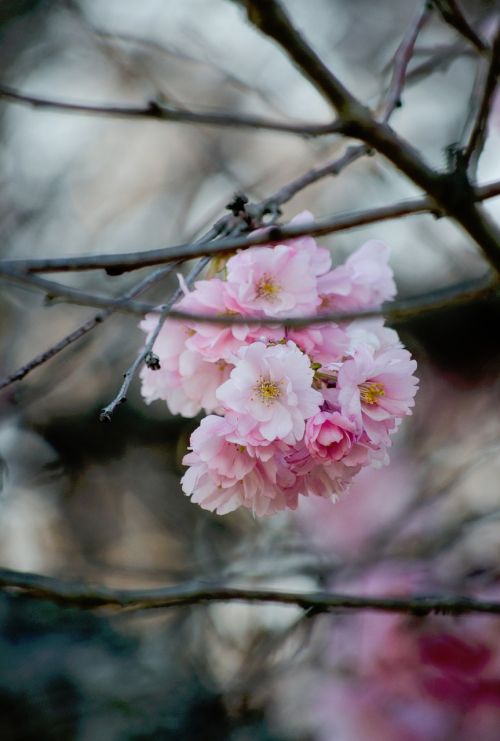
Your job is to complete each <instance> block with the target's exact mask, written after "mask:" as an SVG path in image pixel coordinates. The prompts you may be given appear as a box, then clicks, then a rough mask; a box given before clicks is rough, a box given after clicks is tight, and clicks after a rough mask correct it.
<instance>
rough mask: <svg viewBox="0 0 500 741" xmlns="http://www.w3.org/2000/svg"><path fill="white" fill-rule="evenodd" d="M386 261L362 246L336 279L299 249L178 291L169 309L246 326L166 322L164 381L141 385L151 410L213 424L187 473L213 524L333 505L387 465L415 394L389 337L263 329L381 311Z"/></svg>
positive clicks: (148, 374) (289, 245)
mask: <svg viewBox="0 0 500 741" xmlns="http://www.w3.org/2000/svg"><path fill="white" fill-rule="evenodd" d="M311 218H312V217H311V214H309V213H307V212H304V213H303V214H300V215H299V216H298V217H296V219H294V221H293V222H292V223H296V224H297V223H302V222H305V221H309V220H310V219H311ZM387 261H388V249H387V247H386V246H385V245H384V244H383V243H381V242H378V241H369V242H366V243H365V244H364V245H363V246H362V247H360V248H359V249H358V250H357V251H356V252H355V253H354V254H352V255H351V256H350V257H349V258H348V259H347V260H346V262H345V263H344V264H343V265H340V266H338V267H335V268H333V269H332V263H331V255H330V252H329V250H327V249H325V248H323V247H319V246H318V245H317V243H316V241H315V240H314V239H312V238H311V237H307V236H306V237H300V238H295V239H293V240H289V241H286V242H283V243H279V244H269V245H264V246H259V247H251V248H248V249H246V250H244V251H241V252H238V253H237V254H235V255H233V256H232V257H230V258H229V259H228V260H227V262H226V263H225V266H224V270H223V275H222V276H221V277H212V278H210V279H208V280H200V281H198V282H197V283H195V285H194V288H193V289H192V290H189V289H188V288H187V286H185V285H184V296H183V298H182V299H181V300H180V301H179V302H178V303H177V304H176V305H175V308H176V309H179V310H182V311H183V312H186V313H190V314H193V315H198V316H200V315H202V316H204V317H207V316H214V317H218V318H219V319H220V317H224V316H228V317H234V316H238V317H249V318H251V319H252V322H251V323H248V324H241V323H239V324H237V323H233V324H228V325H221V324H211V323H206V322H200V321H198V322H197V321H195V320H193V321H191V320H174V319H167V321H165V323H164V325H163V327H162V329H161V332H160V334H159V335H158V338H157V339H156V342H155V344H154V347H153V352H154V353H155V355H156V356H157V357H158V360H159V366H160V367H159V368H158V369H156V370H154V369H152V368H144V369H143V371H142V393H143V396H144V398H145V400H146V402H147V403H150V402H152V401H154V400H156V399H162V400H164V401H166V402H167V404H168V406H169V408H170V410H171V412H173V413H174V414H181V415H183V416H185V417H194V416H196V415H198V414H199V413H200V412H201V411H204V412H205V413H206V414H207V415H208V416H206V417H205V418H204V419H203V420H202V421H201V424H200V426H199V427H198V428H197V429H196V430H195V432H194V433H193V434H192V436H191V441H190V452H189V453H188V454H187V455H186V456H185V458H184V460H183V463H184V464H185V465H186V466H188V470H187V472H186V473H185V475H184V477H183V479H182V487H183V490H184V492H185V493H186V494H187V495H189V496H191V498H192V501H194V502H196V503H198V504H200V505H201V506H202V507H203V508H205V509H208V510H211V511H216V512H217V513H218V514H225V513H227V512H231V511H232V510H234V509H236V508H238V507H247V508H248V509H250V510H252V511H253V512H254V514H255V515H257V516H262V515H269V514H273V513H275V512H278V511H280V510H283V509H287V508H289V509H295V508H296V507H297V503H298V499H299V496H300V495H303V496H319V497H325V498H335V497H336V496H337V495H338V494H340V493H341V492H343V491H344V490H345V489H346V488H347V487H348V485H349V483H350V481H351V480H352V478H353V476H355V474H356V473H357V472H358V471H359V470H360V469H361V468H362V467H364V466H369V465H377V464H381V463H384V462H386V461H387V448H388V447H389V445H390V442H391V439H390V438H391V435H392V433H393V432H394V431H395V430H396V429H397V428H398V426H399V424H400V422H401V420H402V419H403V417H404V416H405V415H408V414H410V413H411V407H412V406H413V403H414V402H413V398H414V395H415V392H416V387H417V379H416V378H415V376H414V375H413V373H414V371H415V368H416V363H415V361H414V360H412V358H411V356H410V354H409V353H408V351H407V350H405V349H404V348H403V346H402V344H401V342H400V341H399V338H398V335H397V333H396V332H395V331H394V330H392V329H388V328H387V327H384V324H383V321H382V320H379V319H375V320H370V321H366V320H365V321H359V320H358V321H351V322H343V323H341V324H338V323H337V324H335V323H332V322H328V321H326V320H325V322H324V323H322V322H320V323H317V324H314V325H310V326H308V327H304V328H302V327H300V328H295V329H292V328H286V326H284V325H283V324H282V325H279V324H275V325H274V324H272V325H270V324H263V325H259V319H261V320H263V319H266V320H267V321H269V320H270V319H273V318H276V319H279V320H284V319H286V318H293V317H303V316H311V315H312V316H318V317H320V318H321V315H322V314H328V313H331V312H338V311H357V310H362V309H373V308H376V307H379V306H380V305H381V304H382V302H384V301H387V300H389V299H392V298H393V297H394V295H395V292H396V287H395V284H394V280H393V275H392V271H391V269H390V267H389V265H388V262H387ZM157 321H158V317H157V315H156V314H149V315H148V316H146V318H145V319H144V320H143V321H142V322H141V325H140V326H141V328H142V329H143V330H144V331H145V332H146V333H148V336H151V333H152V332H153V331H154V329H155V327H156V324H157Z"/></svg>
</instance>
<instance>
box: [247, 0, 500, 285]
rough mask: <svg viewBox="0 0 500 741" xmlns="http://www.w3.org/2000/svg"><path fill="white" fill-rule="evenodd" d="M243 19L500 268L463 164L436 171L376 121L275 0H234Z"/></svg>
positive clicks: (497, 241)
mask: <svg viewBox="0 0 500 741" xmlns="http://www.w3.org/2000/svg"><path fill="white" fill-rule="evenodd" d="M236 1H237V2H239V3H240V4H242V5H243V6H244V7H246V9H247V13H248V17H249V20H250V21H251V22H252V23H253V24H254V25H255V26H257V27H258V28H259V29H260V30H261V31H262V32H263V33H265V34H266V35H267V36H269V37H270V38H272V39H274V40H275V41H277V42H278V44H280V46H281V47H282V48H283V49H284V51H285V52H286V53H287V54H288V56H289V57H290V59H291V60H292V61H293V63H294V64H295V65H296V66H297V67H299V69H300V70H301V71H302V72H303V74H304V76H305V77H307V78H308V79H309V80H310V81H311V82H312V83H313V84H314V85H315V87H316V88H317V89H318V90H319V91H320V92H321V93H322V95H323V97H324V98H325V99H326V100H327V101H329V102H330V104H331V105H332V106H333V107H334V108H335V109H336V110H337V113H338V115H339V118H340V121H341V123H342V124H343V127H342V133H343V134H344V135H346V136H352V137H355V138H357V139H360V140H361V141H364V142H365V143H366V144H369V145H370V146H372V147H373V148H374V149H376V150H377V151H378V152H380V153H381V154H383V155H384V156H385V157H386V158H387V159H388V160H389V161H390V162H392V163H393V165H395V166H396V167H397V168H398V169H399V170H401V172H403V173H404V174H405V175H406V176H407V177H408V178H409V179H410V180H412V181H413V182H414V183H415V184H416V185H418V186H419V187H420V188H422V190H424V192H426V193H427V194H428V195H429V196H430V198H431V199H432V201H433V202H434V204H435V206H436V207H437V208H438V210H442V211H443V212H444V213H445V214H446V215H447V216H449V217H451V218H452V219H454V220H455V221H456V222H457V223H458V224H459V225H460V226H461V227H462V228H463V229H464V231H465V232H466V233H467V234H468V235H469V236H470V237H471V238H472V239H473V240H474V241H475V242H476V244H477V245H478V246H479V247H480V248H481V250H482V251H483V253H484V254H485V256H486V258H487V259H488V260H489V262H490V263H491V265H492V266H493V267H494V268H495V270H496V271H497V272H500V229H499V228H498V226H497V225H496V224H495V223H494V222H493V220H492V219H491V218H490V217H489V216H488V214H486V213H485V212H484V211H483V210H482V209H481V208H480V207H478V206H476V205H475V203H474V195H473V189H472V186H471V184H470V182H469V181H468V179H467V176H466V173H464V172H463V169H459V168H455V169H454V170H451V171H449V172H444V173H441V172H437V171H435V170H434V169H433V168H432V167H430V166H429V165H428V164H427V163H426V162H425V161H424V160H423V159H422V158H421V156H420V154H419V153H418V152H417V150H416V149H415V148H414V147H413V146H411V145H410V144H409V143H408V142H407V141H406V140H404V139H403V138H402V137H400V136H399V135H398V134H397V133H396V132H395V131H394V130H393V129H392V128H391V127H390V126H389V125H388V124H387V123H384V122H383V121H382V122H379V121H377V120H376V119H375V118H374V117H373V116H372V115H371V113H370V111H369V110H368V109H367V108H366V107H365V106H364V105H362V104H361V103H360V101H359V100H358V99H357V98H355V97H354V96H353V95H352V94H351V93H350V92H349V91H348V90H347V89H346V88H345V87H344V85H343V84H342V83H341V82H340V80H338V78H337V77H336V76H335V75H334V74H333V73H332V72H331V71H330V70H329V68H328V67H326V65H325V64H324V63H323V62H322V60H321V59H320V58H319V57H318V55H317V54H316V53H315V52H314V50H313V49H312V48H311V46H310V45H309V44H308V43H307V41H306V40H305V39H304V38H303V36H302V35H301V33H300V32H299V31H298V30H297V29H296V28H295V27H294V26H293V24H292V22H291V21H290V19H289V18H288V16H287V14H286V13H285V11H284V10H283V8H282V6H281V5H280V3H279V1H278V0H236Z"/></svg>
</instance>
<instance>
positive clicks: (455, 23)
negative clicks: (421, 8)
mask: <svg viewBox="0 0 500 741" xmlns="http://www.w3.org/2000/svg"><path fill="white" fill-rule="evenodd" d="M432 2H433V4H434V5H435V6H436V8H437V10H438V12H439V13H440V15H441V17H442V18H443V20H444V21H445V22H446V23H447V24H448V25H449V26H452V28H454V29H455V31H458V33H459V34H460V35H461V36H463V38H464V39H467V41H469V42H470V43H471V44H472V45H473V46H475V48H476V49H477V51H479V52H480V53H481V54H482V53H484V52H485V51H487V49H488V47H487V46H486V44H485V43H484V41H483V40H482V39H481V38H480V37H479V36H478V34H477V33H476V31H475V30H474V29H473V28H472V26H471V25H470V23H469V21H468V20H467V18H466V17H465V15H464V14H463V13H462V10H461V9H460V6H459V5H458V3H457V2H456V0H432Z"/></svg>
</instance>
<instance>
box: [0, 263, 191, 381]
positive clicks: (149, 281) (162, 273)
mask: <svg viewBox="0 0 500 741" xmlns="http://www.w3.org/2000/svg"><path fill="white" fill-rule="evenodd" d="M178 264H180V263H176V262H173V263H170V264H169V265H167V266H165V267H163V268H158V269H157V270H155V271H154V272H153V273H150V274H149V275H148V276H146V277H145V278H144V279H143V280H142V281H141V282H140V283H138V284H137V285H135V286H133V287H132V288H131V289H130V290H129V291H127V292H126V293H124V294H123V296H121V297H120V299H118V303H117V304H114V303H113V302H108V304H109V305H108V306H107V307H106V308H105V309H104V311H102V312H100V313H99V314H97V315H96V316H93V317H91V318H90V319H88V320H87V321H86V322H84V323H83V324H81V325H80V326H79V327H77V328H76V329H74V330H73V331H72V332H70V333H69V334H67V335H66V336H65V337H63V338H62V339H61V340H59V342H56V343H55V344H54V345H52V346H51V347H49V348H47V350H44V351H43V352H41V353H39V354H38V355H35V357H34V358H32V359H31V360H29V361H28V362H27V363H25V364H24V365H22V366H21V367H20V368H18V369H17V370H16V371H14V372H13V373H11V374H10V375H8V376H6V377H5V378H3V379H1V380H0V389H3V388H6V387H7V386H10V385H11V384H12V383H14V382H15V381H21V380H22V379H23V378H24V377H25V376H27V375H28V373H31V371H32V370H35V368H38V367H39V366H40V365H43V363H46V362H47V361H48V360H50V359H51V358H53V357H54V356H55V355H57V354H58V353H60V352H62V350H65V349H66V348H67V347H69V345H72V344H73V343H74V342H77V341H78V340H80V339H81V338H82V337H84V336H85V335H86V334H88V333H89V332H91V331H92V330H93V329H95V328H96V327H99V326H100V325H101V324H102V323H103V322H105V321H106V319H108V318H109V317H110V316H111V315H112V314H113V313H115V312H116V311H118V308H119V306H121V305H122V304H124V305H125V304H126V303H127V302H128V301H130V300H131V299H133V298H135V296H138V295H139V294H140V293H143V292H144V291H146V290H147V289H148V288H150V287H151V286H153V285H154V284H155V283H157V282H159V281H160V280H162V279H163V278H165V277H166V276H167V275H168V274H169V273H171V272H172V270H174V269H175V268H176V267H177V265H178ZM54 285H57V284H54Z"/></svg>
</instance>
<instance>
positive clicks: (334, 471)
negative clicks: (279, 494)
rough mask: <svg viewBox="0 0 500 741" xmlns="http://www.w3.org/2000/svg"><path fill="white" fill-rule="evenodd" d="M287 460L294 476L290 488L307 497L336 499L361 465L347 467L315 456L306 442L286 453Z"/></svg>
mask: <svg viewBox="0 0 500 741" xmlns="http://www.w3.org/2000/svg"><path fill="white" fill-rule="evenodd" d="M285 462H286V464H287V466H288V467H289V470H290V472H291V473H292V474H293V476H294V480H293V483H290V484H289V488H290V490H293V491H294V492H296V493H297V495H302V496H305V497H308V496H312V497H321V498H324V499H329V500H332V501H335V500H336V499H337V497H338V495H339V494H342V493H343V492H344V491H346V489H347V488H348V486H349V484H350V482H351V479H352V477H353V476H354V475H355V474H356V473H357V472H358V471H359V467H354V466H352V467H349V468H348V467H347V466H345V465H344V464H343V463H340V462H337V461H324V460H321V461H319V460H318V459H315V458H313V456H312V455H311V453H310V452H309V450H308V448H307V447H306V445H304V443H302V442H301V443H298V445H296V446H295V447H293V448H291V449H290V450H289V452H288V453H287V454H286V455H285Z"/></svg>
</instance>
